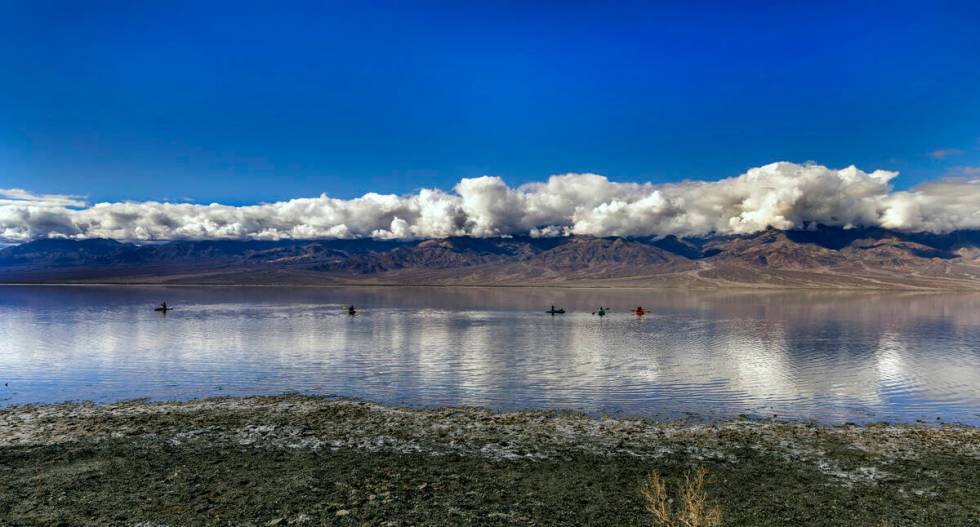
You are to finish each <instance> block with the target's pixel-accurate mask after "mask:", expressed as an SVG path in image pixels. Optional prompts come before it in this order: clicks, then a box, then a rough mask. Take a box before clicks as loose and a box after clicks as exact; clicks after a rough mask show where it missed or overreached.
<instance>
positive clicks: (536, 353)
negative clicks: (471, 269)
mask: <svg viewBox="0 0 980 527" xmlns="http://www.w3.org/2000/svg"><path fill="white" fill-rule="evenodd" d="M162 301H166V302H167V303H168V304H170V305H172V306H174V307H175V309H174V310H173V311H171V312H170V313H168V314H166V315H163V314H161V313H156V312H154V311H153V309H152V308H153V307H154V306H155V305H157V304H159V303H160V302H162ZM351 304H353V305H356V306H357V307H358V309H360V310H361V311H360V313H359V315H358V316H356V317H350V316H348V315H347V311H346V306H348V305H351ZM551 305H555V306H558V307H564V308H565V309H566V310H567V311H568V314H565V315H557V316H549V315H547V314H545V313H544V311H545V310H546V309H548V308H549V307H550V306H551ZM600 305H602V306H611V307H612V312H611V314H610V315H609V316H606V317H605V318H601V319H600V317H596V316H592V315H591V314H590V313H591V312H592V311H593V310H594V309H595V308H596V307H598V306H600ZM636 306H643V307H644V309H646V310H647V311H648V312H649V314H647V315H646V316H644V317H636V316H634V315H632V314H630V312H629V310H630V309H632V308H634V307H636ZM4 382H6V383H8V386H6V387H3V386H0V404H14V403H18V404H19V403H27V402H53V401H64V400H77V399H85V400H94V401H100V402H106V401H115V400H120V399H131V398H141V397H150V398H154V399H187V398H193V397H201V396H209V395H253V394H274V393H282V392H287V391H296V392H303V393H313V394H322V395H342V396H351V397H359V398H365V399H370V400H376V401H382V402H389V403H399V404H410V405H444V404H449V405H482V406H489V407H493V408H499V409H515V408H567V409H576V410H582V411H586V412H590V413H595V414H599V413H606V414H625V415H637V416H646V417H679V416H684V415H687V414H688V413H694V414H698V415H700V416H703V417H707V418H723V417H729V416H734V415H738V414H743V413H746V414H754V415H763V416H767V415H772V414H778V415H779V416H780V417H787V418H806V419H810V418H812V419H818V420H822V421H829V422H842V421H857V422H867V421H880V420H889V421H914V420H916V419H922V420H928V421H930V422H935V421H936V418H937V417H938V418H941V419H942V420H943V421H959V422H964V423H971V424H980V390H978V389H977V386H980V294H976V293H944V294H938V293H892V292H881V293H877V292H875V293H869V292H823V291H781V292H748V291H689V290H673V289H671V290H610V289H555V288H397V287H378V288H368V287H357V288H270V287H262V288H218V287H216V288H196V287H173V288H163V287H145V288H144V287H44V286H23V287H15V286H9V287H0V383H4Z"/></svg>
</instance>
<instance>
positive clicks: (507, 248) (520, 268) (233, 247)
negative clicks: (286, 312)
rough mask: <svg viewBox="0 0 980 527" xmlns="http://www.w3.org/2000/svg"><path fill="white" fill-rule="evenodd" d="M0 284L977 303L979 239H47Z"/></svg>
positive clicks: (850, 232)
mask: <svg viewBox="0 0 980 527" xmlns="http://www.w3.org/2000/svg"><path fill="white" fill-rule="evenodd" d="M0 282H4V283H154V284H224V285H233V284H234V285H274V284H292V285H341V284H385V285H556V286H561V285H566V286H573V285H574V286H610V287H611V286H617V287H706V288H712V287H753V288H757V287H762V288H780V287H793V288H800V287H802V288H887V289H895V288H898V289H980V231H957V232H953V233H948V234H929V233H902V232H897V231H888V230H884V229H840V228H830V227H816V228H813V229H808V230H794V231H780V230H775V229H769V230H766V231H763V232H759V233H755V234H749V235H739V236H710V237H703V238H677V237H673V236H668V237H662V238H657V237H646V238H595V237H588V236H569V237H560V238H530V237H500V238H465V237H464V238H446V239H437V240H422V241H380V240H370V239H361V240H287V241H251V240H222V241H174V242H168V243H155V244H142V245H140V244H133V243H122V242H117V241H113V240H80V241H76V240H63V239H45V240H37V241H34V242H29V243H25V244H22V245H16V246H11V247H7V248H5V249H2V250H0Z"/></svg>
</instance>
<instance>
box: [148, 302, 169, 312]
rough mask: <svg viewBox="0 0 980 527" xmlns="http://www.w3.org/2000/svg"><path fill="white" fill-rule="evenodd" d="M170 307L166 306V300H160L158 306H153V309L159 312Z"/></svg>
mask: <svg viewBox="0 0 980 527" xmlns="http://www.w3.org/2000/svg"><path fill="white" fill-rule="evenodd" d="M171 309H173V308H172V307H169V306H167V303H166V302H160V305H159V306H157V307H155V308H153V310H154V311H159V312H161V313H166V312H167V311H170V310H171Z"/></svg>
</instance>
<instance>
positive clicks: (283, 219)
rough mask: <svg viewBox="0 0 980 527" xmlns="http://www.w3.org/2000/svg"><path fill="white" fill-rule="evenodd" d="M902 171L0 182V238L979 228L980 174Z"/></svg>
mask: <svg viewBox="0 0 980 527" xmlns="http://www.w3.org/2000/svg"><path fill="white" fill-rule="evenodd" d="M897 175H898V173H897V172H889V171H884V170H875V171H874V172H864V171H862V170H859V169H857V168H855V167H854V166H850V167H847V168H843V169H839V170H838V169H830V168H827V167H825V166H821V165H815V164H807V165H800V164H795V163H789V162H780V163H772V164H769V165H765V166H762V167H758V168H753V169H751V170H749V171H748V172H746V173H744V174H742V175H739V176H736V177H730V178H726V179H722V180H719V181H682V182H678V183H668V184H659V185H654V184H651V183H642V184H640V183H614V182H611V181H609V180H608V179H607V178H606V177H604V176H600V175H596V174H564V175H556V176H551V177H550V178H548V180H547V181H545V182H538V183H529V184H526V185H522V186H520V187H517V188H511V187H509V186H507V184H506V183H505V182H504V181H503V180H502V179H500V178H498V177H491V176H484V177H479V178H472V179H463V180H461V181H460V182H459V183H458V184H457V185H456V186H455V187H454V189H453V192H445V191H442V190H436V189H422V190H420V191H418V192H417V193H414V194H409V195H404V196H397V195H390V194H388V195H383V194H375V193H369V194H365V195H364V196H362V197H360V198H355V199H349V200H343V199H335V198H330V197H328V196H327V195H326V194H323V195H321V196H320V197H316V198H299V199H292V200H289V201H281V202H276V203H267V204H260V205H249V206H229V205H221V204H217V203H214V204H210V205H198V204H191V203H161V202H155V201H147V202H120V203H96V204H94V205H89V204H87V203H86V202H85V201H84V199H83V198H81V197H78V196H67V195H36V194H32V193H30V192H28V191H26V190H21V189H6V190H5V189H0V240H4V241H7V242H23V241H29V240H32V239H37V238H47V237H67V238H75V239H84V238H113V239H117V240H174V239H191V240H201V239H260V240H270V239H271V240H275V239H285V238H295V239H313V238H356V237H374V238H382V239H412V238H440V237H446V236H463V235H469V236H477V237H489V236H500V235H519V234H530V235H532V236H556V235H565V234H588V235H595V236H639V235H668V234H675V235H679V236H684V235H704V234H709V233H720V234H746V233H752V232H756V231H760V230H764V229H766V228H767V227H770V226H771V227H775V228H778V229H790V228H802V227H805V226H806V225H810V224H818V223H819V224H824V225H833V226H845V227H846V226H859V225H860V226H880V227H885V228H889V229H898V230H907V231H931V232H948V231H952V230H957V229H977V228H980V178H974V179H957V180H941V181H936V182H932V183H928V184H924V185H921V186H919V187H917V188H915V189H912V190H909V191H901V192H895V191H892V187H891V185H890V181H891V180H892V179H893V178H895V177H896V176H897Z"/></svg>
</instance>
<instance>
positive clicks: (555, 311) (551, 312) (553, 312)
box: [545, 309, 565, 315]
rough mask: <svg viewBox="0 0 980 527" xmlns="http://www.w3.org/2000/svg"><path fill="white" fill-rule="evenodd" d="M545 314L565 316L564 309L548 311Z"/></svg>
mask: <svg viewBox="0 0 980 527" xmlns="http://www.w3.org/2000/svg"><path fill="white" fill-rule="evenodd" d="M545 313H547V314H549V315H564V314H565V310H564V309H549V310H547V311H545Z"/></svg>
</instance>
